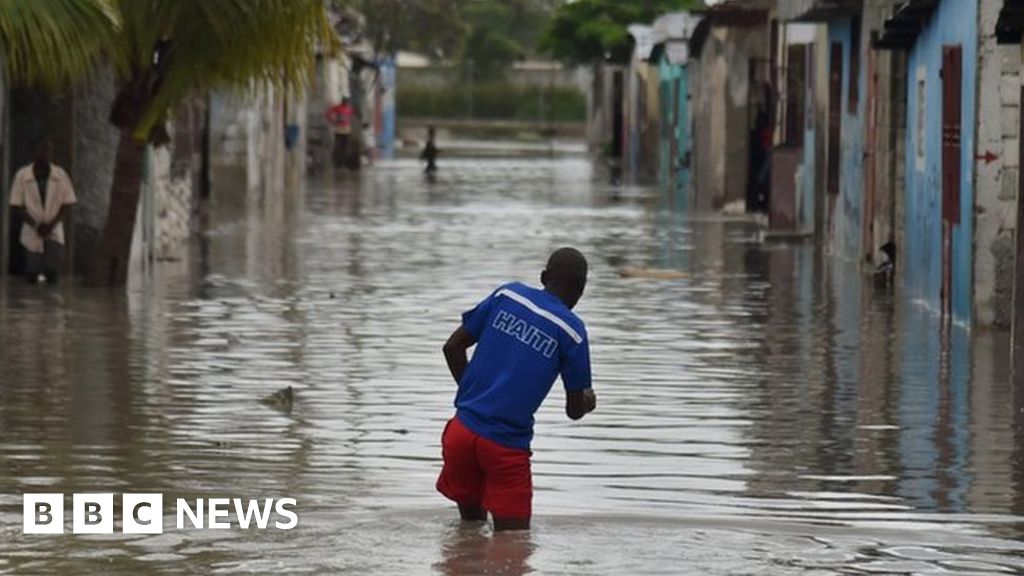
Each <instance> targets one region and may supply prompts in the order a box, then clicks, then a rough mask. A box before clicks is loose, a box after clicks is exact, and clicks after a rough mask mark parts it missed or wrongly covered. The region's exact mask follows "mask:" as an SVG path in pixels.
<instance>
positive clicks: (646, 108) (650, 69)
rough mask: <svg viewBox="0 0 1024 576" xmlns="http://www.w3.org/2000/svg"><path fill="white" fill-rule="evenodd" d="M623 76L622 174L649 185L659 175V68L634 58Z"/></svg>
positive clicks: (628, 178) (629, 179)
mask: <svg viewBox="0 0 1024 576" xmlns="http://www.w3.org/2000/svg"><path fill="white" fill-rule="evenodd" d="M626 74H627V75H628V76H627V78H628V79H627V88H626V94H627V96H626V103H625V108H626V111H625V117H626V149H625V151H624V158H623V163H624V166H625V169H626V171H625V174H626V178H627V180H628V181H630V182H633V183H642V184H650V183H653V182H655V181H656V179H657V176H658V158H659V156H658V146H659V143H658V133H659V129H658V127H659V123H660V120H659V117H658V115H659V112H660V110H661V102H660V94H659V81H658V68H657V66H656V65H651V64H649V63H648V62H646V61H644V60H640V59H639V58H637V57H636V56H634V58H633V61H632V63H631V64H630V66H629V68H628V69H627V71H626Z"/></svg>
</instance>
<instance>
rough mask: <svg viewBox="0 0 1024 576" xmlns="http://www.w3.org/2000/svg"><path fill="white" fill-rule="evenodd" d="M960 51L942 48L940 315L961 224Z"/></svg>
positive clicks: (946, 308)
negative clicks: (957, 231)
mask: <svg viewBox="0 0 1024 576" xmlns="http://www.w3.org/2000/svg"><path fill="white" fill-rule="evenodd" d="M962 78H963V50H962V49H961V47H960V46H943V48H942V312H943V314H944V315H945V317H946V318H947V319H949V318H950V316H951V312H952V307H953V248H954V247H953V230H954V229H955V228H956V227H957V226H958V225H959V224H960V141H961V134H960V132H961V125H960V114H961V85H962Z"/></svg>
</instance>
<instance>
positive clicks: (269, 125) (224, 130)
mask: <svg viewBox="0 0 1024 576" xmlns="http://www.w3.org/2000/svg"><path fill="white" fill-rule="evenodd" d="M284 127H285V106H284V99H283V96H282V95H281V94H278V93H276V92H275V91H274V90H271V89H260V90H253V91H252V92H250V93H249V94H244V95H239V94H227V93H215V94H212V95H211V96H210V159H209V162H210V186H211V200H212V205H213V207H214V208H215V209H217V210H218V211H221V212H225V211H226V212H228V213H231V214H235V213H237V214H238V215H239V216H240V215H242V214H243V211H244V207H245V206H246V204H247V203H249V202H257V203H258V202H262V201H263V200H264V198H265V197H266V196H268V195H275V194H283V193H284V189H285V166H286V163H287V159H288V157H289V156H288V154H287V151H286V148H285V142H284Z"/></svg>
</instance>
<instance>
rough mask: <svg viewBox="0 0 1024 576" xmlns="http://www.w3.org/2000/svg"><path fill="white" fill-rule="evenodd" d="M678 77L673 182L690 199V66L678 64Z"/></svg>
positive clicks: (678, 191) (682, 197) (683, 197)
mask: <svg viewBox="0 0 1024 576" xmlns="http://www.w3.org/2000/svg"><path fill="white" fill-rule="evenodd" d="M676 69H677V70H678V71H679V72H678V76H677V79H676V89H675V90H673V92H675V96H676V98H675V99H674V101H673V104H674V106H675V108H676V122H675V141H676V146H675V162H674V166H675V173H674V175H673V176H674V177H673V181H674V182H673V184H674V186H675V190H676V193H677V194H678V197H679V198H680V200H682V201H684V202H685V201H689V199H690V164H691V160H692V154H691V152H692V146H691V144H690V142H691V136H692V135H691V125H690V91H689V81H688V80H689V78H688V67H687V66H678V67H677V68H676Z"/></svg>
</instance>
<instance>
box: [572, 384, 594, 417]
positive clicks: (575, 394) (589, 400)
mask: <svg viewBox="0 0 1024 576" xmlns="http://www.w3.org/2000/svg"><path fill="white" fill-rule="evenodd" d="M595 408H597V395H596V394H594V389H593V388H587V389H585V390H569V391H567V392H566V393H565V415H566V416H568V417H569V419H570V420H579V419H580V418H583V417H584V416H586V415H587V414H590V413H591V412H593V411H594V409H595Z"/></svg>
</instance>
